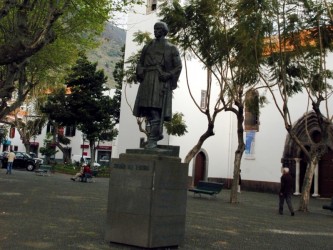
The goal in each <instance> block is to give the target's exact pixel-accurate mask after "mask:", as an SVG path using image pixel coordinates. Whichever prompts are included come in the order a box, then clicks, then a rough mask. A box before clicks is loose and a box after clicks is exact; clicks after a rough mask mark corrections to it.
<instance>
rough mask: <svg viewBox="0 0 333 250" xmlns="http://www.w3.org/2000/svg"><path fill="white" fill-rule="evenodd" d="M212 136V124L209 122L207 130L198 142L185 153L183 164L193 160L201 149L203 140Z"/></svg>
mask: <svg viewBox="0 0 333 250" xmlns="http://www.w3.org/2000/svg"><path fill="white" fill-rule="evenodd" d="M213 135H214V123H213V122H211V123H209V124H208V128H207V130H206V132H205V133H203V134H202V135H201V136H200V138H199V141H198V142H197V144H196V145H194V147H193V148H192V149H191V150H190V151H189V152H188V153H187V155H186V157H185V160H184V162H185V163H190V161H191V160H192V159H193V157H194V156H195V155H196V154H197V153H198V152H199V150H200V149H201V147H202V145H203V143H204V142H205V140H206V139H207V138H209V137H210V136H213Z"/></svg>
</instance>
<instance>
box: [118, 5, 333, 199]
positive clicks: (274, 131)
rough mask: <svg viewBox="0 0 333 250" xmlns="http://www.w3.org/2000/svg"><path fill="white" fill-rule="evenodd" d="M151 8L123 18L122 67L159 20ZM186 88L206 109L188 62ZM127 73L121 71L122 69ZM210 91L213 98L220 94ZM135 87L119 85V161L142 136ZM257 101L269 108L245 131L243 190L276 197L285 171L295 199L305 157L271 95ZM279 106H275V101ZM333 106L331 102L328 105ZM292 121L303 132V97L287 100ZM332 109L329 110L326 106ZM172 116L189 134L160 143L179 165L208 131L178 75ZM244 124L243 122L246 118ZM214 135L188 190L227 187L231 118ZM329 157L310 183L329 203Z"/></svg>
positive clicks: (194, 166) (221, 120) (202, 75)
mask: <svg viewBox="0 0 333 250" xmlns="http://www.w3.org/2000/svg"><path fill="white" fill-rule="evenodd" d="M156 8H158V6H157V7H156V2H154V1H151V0H148V1H147V5H144V6H137V7H136V8H135V13H130V14H129V16H128V26H127V28H128V31H127V35H126V51H125V61H126V60H127V59H128V58H129V57H130V56H132V55H133V54H135V53H137V51H138V50H139V49H140V46H138V45H137V44H136V43H135V42H134V41H133V38H134V34H135V32H137V31H143V32H150V33H151V34H153V26H154V24H155V22H156V21H158V17H157V15H156ZM186 63H187V68H188V69H189V71H188V75H187V77H188V79H189V86H190V88H191V92H192V95H193V96H194V98H195V99H196V101H197V103H199V104H200V105H205V103H203V102H204V98H203V96H204V95H205V89H206V75H207V73H206V71H205V70H204V69H203V67H202V65H200V64H199V63H198V62H196V61H194V60H190V61H187V62H186ZM328 64H329V65H327V67H329V68H332V67H333V58H332V57H331V56H330V58H329V59H328ZM125 67H126V65H125ZM213 88H216V89H215V91H214V89H213V90H212V93H216V96H212V97H211V98H212V99H214V98H215V99H216V98H218V93H219V88H218V86H213ZM137 90H138V85H137V84H131V85H130V84H126V83H124V84H123V89H122V102H121V116H120V124H119V135H118V137H117V140H116V142H115V144H114V147H113V151H112V157H113V158H118V157H119V154H121V153H125V151H126V149H128V148H139V147H140V143H141V142H142V140H144V139H145V135H144V134H143V133H140V132H139V129H138V125H137V122H136V118H135V117H134V116H133V115H132V108H133V106H134V101H135V97H136V93H137ZM259 94H260V95H266V97H267V99H268V104H266V105H265V107H263V108H262V109H261V110H260V117H259V119H258V117H255V118H253V117H252V118H248V119H249V120H251V119H252V120H253V119H255V125H256V126H255V127H251V126H248V127H245V138H244V139H245V141H246V150H245V152H244V155H243V159H242V162H241V174H242V188H245V189H248V190H256V191H271V192H277V191H278V189H279V183H280V177H281V167H282V166H283V165H284V166H289V167H290V169H291V173H292V175H293V178H294V181H295V193H296V194H298V193H300V187H301V185H302V182H303V181H302V177H303V176H304V174H305V169H306V162H305V158H304V155H303V154H302V152H301V151H300V150H298V149H297V147H296V146H295V144H294V143H292V142H290V138H289V137H288V134H287V131H286V129H285V127H284V122H283V119H282V117H281V115H280V114H279V112H278V110H277V108H276V107H275V105H274V103H273V101H272V97H271V96H270V94H269V93H268V92H267V93H266V92H265V90H261V92H260V93H259ZM278 101H279V100H278ZM331 104H332V102H331ZM290 107H292V112H291V115H292V117H291V118H292V121H293V122H294V123H295V126H296V127H298V129H299V130H300V131H303V132H304V126H305V124H304V122H303V123H302V122H301V121H302V120H303V121H304V117H307V116H309V113H308V111H309V109H308V108H307V107H308V99H307V96H306V95H303V94H297V95H296V96H294V97H293V98H292V100H290ZM329 107H332V105H329ZM173 112H180V113H182V114H183V115H184V119H185V121H186V124H187V130H188V133H187V134H185V135H184V136H181V137H176V136H169V135H167V134H165V135H164V139H163V140H162V141H160V142H159V144H163V145H178V146H180V157H181V159H182V160H183V161H184V159H185V157H186V155H187V153H188V152H189V151H190V150H191V149H192V147H193V146H194V145H195V144H196V143H197V141H198V140H199V137H200V136H201V135H202V134H203V132H204V131H205V130H206V128H207V121H206V117H205V116H203V115H202V113H201V112H200V111H199V110H198V109H197V107H196V105H195V104H194V103H193V101H192V99H191V96H190V94H189V91H188V87H187V83H186V74H185V71H184V70H183V71H182V74H181V76H180V80H179V82H178V88H177V89H175V90H174V93H173ZM246 119H247V118H246ZM316 126H317V125H316V124H315V123H313V125H312V132H313V134H314V136H315V135H316V133H317V132H318V129H316ZM214 132H215V135H214V136H212V137H210V138H208V139H207V140H206V141H205V142H204V144H203V146H202V148H201V150H200V152H199V153H198V154H197V155H196V156H195V157H194V158H193V159H192V160H191V162H190V164H189V172H188V175H189V178H190V184H189V185H196V183H197V182H198V181H199V180H214V181H223V182H225V184H226V186H230V184H231V180H232V178H233V169H234V155H235V151H236V149H237V127H236V117H235V116H234V115H233V114H232V113H231V112H223V113H220V114H219V115H218V117H217V119H216V122H215V129H214ZM332 159H333V154H332V151H331V150H329V151H328V152H327V154H326V155H325V156H324V157H323V159H322V160H321V162H320V163H319V164H318V167H317V168H316V173H315V177H314V182H313V188H312V194H313V196H320V195H322V196H325V197H330V196H332V195H333V188H332V187H333V164H332V163H333V162H332Z"/></svg>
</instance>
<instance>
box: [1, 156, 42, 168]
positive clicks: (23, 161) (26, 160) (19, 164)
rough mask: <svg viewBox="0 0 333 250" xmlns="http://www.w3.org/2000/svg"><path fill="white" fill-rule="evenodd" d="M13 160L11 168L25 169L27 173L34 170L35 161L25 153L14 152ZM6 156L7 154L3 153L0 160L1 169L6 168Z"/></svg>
mask: <svg viewBox="0 0 333 250" xmlns="http://www.w3.org/2000/svg"><path fill="white" fill-rule="evenodd" d="M14 153H15V160H14V163H13V168H25V169H26V170H28V171H33V170H34V169H35V168H36V162H35V160H34V159H33V158H32V157H31V156H30V155H29V154H27V153H25V152H14ZM7 154H8V152H3V154H2V156H1V157H0V158H1V162H2V168H6V167H7V161H8V159H7Z"/></svg>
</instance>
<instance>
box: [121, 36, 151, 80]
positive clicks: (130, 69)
mask: <svg viewBox="0 0 333 250" xmlns="http://www.w3.org/2000/svg"><path fill="white" fill-rule="evenodd" d="M150 35H151V34H150V33H149V32H142V31H138V32H135V33H134V39H133V41H134V42H136V43H137V44H138V45H141V46H142V45H145V44H148V43H149V42H150V41H151V40H152V38H151V37H150ZM142 47H143V46H142ZM141 51H142V49H140V50H139V51H138V52H137V53H136V54H133V55H131V56H130V57H129V58H128V59H127V61H126V70H125V72H124V77H125V79H126V82H127V83H129V84H132V83H138V81H137V79H136V66H137V64H138V62H139V59H140V55H141Z"/></svg>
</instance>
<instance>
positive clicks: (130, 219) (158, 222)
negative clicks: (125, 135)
mask: <svg viewBox="0 0 333 250" xmlns="http://www.w3.org/2000/svg"><path fill="white" fill-rule="evenodd" d="M163 151H165V150H162V151H161V150H156V152H155V153H152V151H151V150H139V151H138V150H128V151H127V153H126V154H121V155H120V157H119V159H113V160H112V166H111V172H110V184H109V198H108V212H107V228H106V234H105V239H106V240H107V241H110V242H115V243H121V244H126V245H133V246H138V247H144V248H156V247H168V246H178V245H180V244H181V243H182V242H183V240H184V234H185V217H186V199H187V175H188V165H187V164H183V163H181V159H180V158H179V157H175V156H172V154H170V151H169V153H165V152H163Z"/></svg>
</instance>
